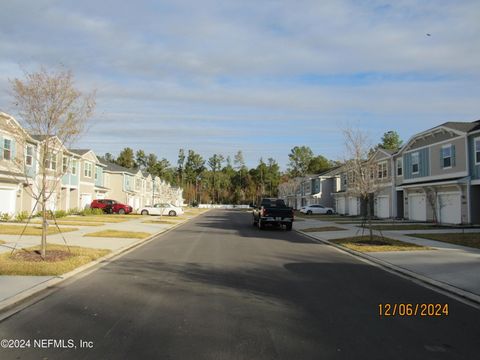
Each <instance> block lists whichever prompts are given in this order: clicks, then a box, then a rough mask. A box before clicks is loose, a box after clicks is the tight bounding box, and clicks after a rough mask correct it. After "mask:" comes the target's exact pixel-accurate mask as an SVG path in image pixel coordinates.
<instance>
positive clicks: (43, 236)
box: [40, 171, 47, 259]
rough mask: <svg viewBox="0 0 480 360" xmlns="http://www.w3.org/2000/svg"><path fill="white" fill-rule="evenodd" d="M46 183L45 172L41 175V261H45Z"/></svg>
mask: <svg viewBox="0 0 480 360" xmlns="http://www.w3.org/2000/svg"><path fill="white" fill-rule="evenodd" d="M46 181H47V176H46V173H45V171H44V172H43V175H42V182H43V184H42V200H41V203H42V241H41V245H40V255H41V256H42V258H43V259H45V256H46V252H47V208H46V205H47V195H46Z"/></svg>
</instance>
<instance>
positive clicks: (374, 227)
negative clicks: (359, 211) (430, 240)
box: [359, 224, 448, 231]
mask: <svg viewBox="0 0 480 360" xmlns="http://www.w3.org/2000/svg"><path fill="white" fill-rule="evenodd" d="M359 227H361V226H359ZM370 228H371V229H372V230H386V231H388V230H435V229H445V228H448V227H447V226H438V225H420V224H417V225H416V224H405V225H372V226H371V227H370ZM365 229H368V226H365Z"/></svg>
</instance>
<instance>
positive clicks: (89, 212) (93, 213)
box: [79, 208, 103, 216]
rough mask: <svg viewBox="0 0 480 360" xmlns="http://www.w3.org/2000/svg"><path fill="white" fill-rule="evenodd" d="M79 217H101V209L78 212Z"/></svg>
mask: <svg viewBox="0 0 480 360" xmlns="http://www.w3.org/2000/svg"><path fill="white" fill-rule="evenodd" d="M79 215H83V216H88V215H103V210H102V209H92V208H86V209H84V210H82V211H81V212H80V214H79Z"/></svg>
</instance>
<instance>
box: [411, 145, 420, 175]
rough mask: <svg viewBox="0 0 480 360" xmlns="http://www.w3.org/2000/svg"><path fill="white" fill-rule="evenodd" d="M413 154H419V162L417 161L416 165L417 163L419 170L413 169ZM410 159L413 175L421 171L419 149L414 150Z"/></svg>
mask: <svg viewBox="0 0 480 360" xmlns="http://www.w3.org/2000/svg"><path fill="white" fill-rule="evenodd" d="M413 155H417V156H416V157H417V162H416V165H417V171H413V165H414V163H413ZM410 160H411V163H412V175H417V174H419V173H420V152H418V151H415V152H412V154H411V155H410Z"/></svg>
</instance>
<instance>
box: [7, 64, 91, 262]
mask: <svg viewBox="0 0 480 360" xmlns="http://www.w3.org/2000/svg"><path fill="white" fill-rule="evenodd" d="M24 76H25V79H17V78H15V79H13V80H11V85H12V96H13V98H14V105H15V107H16V109H17V111H18V115H19V116H20V118H21V122H22V125H23V127H24V128H25V130H26V132H27V133H28V134H29V135H32V136H29V135H27V136H21V135H22V134H19V137H18V140H19V143H20V144H22V142H23V143H24V144H25V146H24V147H22V148H23V149H25V150H24V151H25V152H26V154H25V157H24V158H23V159H22V158H20V160H18V162H19V163H18V164H17V166H18V168H19V169H21V170H23V172H24V174H25V178H28V177H29V175H27V169H28V166H27V164H26V162H27V158H26V156H27V155H28V156H29V154H28V151H29V150H27V146H26V145H27V143H28V142H29V141H30V142H31V139H32V138H33V139H34V140H36V141H37V144H38V148H37V151H35V154H32V156H34V157H35V158H36V160H37V164H38V165H37V174H36V181H35V180H34V181H33V183H32V185H31V186H28V187H26V189H28V190H29V193H30V195H31V196H32V198H33V199H34V200H35V201H36V202H37V203H38V204H39V205H40V208H41V210H42V220H43V221H42V224H43V225H42V238H41V256H42V257H43V258H45V255H46V245H47V207H48V201H49V199H50V198H51V197H52V194H53V193H54V192H55V189H56V188H57V186H58V184H59V183H60V181H61V178H62V176H63V175H64V174H65V173H66V172H67V171H68V168H69V166H70V164H69V161H68V159H69V157H68V156H67V157H64V156H63V153H64V151H65V150H66V149H67V148H68V147H70V146H71V144H72V143H74V142H75V141H76V140H77V139H78V138H79V137H80V136H81V135H82V134H83V133H84V132H85V129H86V125H87V122H88V120H89V119H90V118H91V116H92V115H93V112H94V109H95V91H93V92H92V93H89V94H82V92H81V91H80V90H78V89H77V88H76V87H75V85H74V77H73V73H72V72H71V71H69V70H65V69H60V70H58V71H48V70H46V69H45V68H43V67H42V68H40V70H39V71H37V72H32V73H29V72H27V71H25V72H24ZM22 139H23V140H22ZM27 183H28V182H27Z"/></svg>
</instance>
